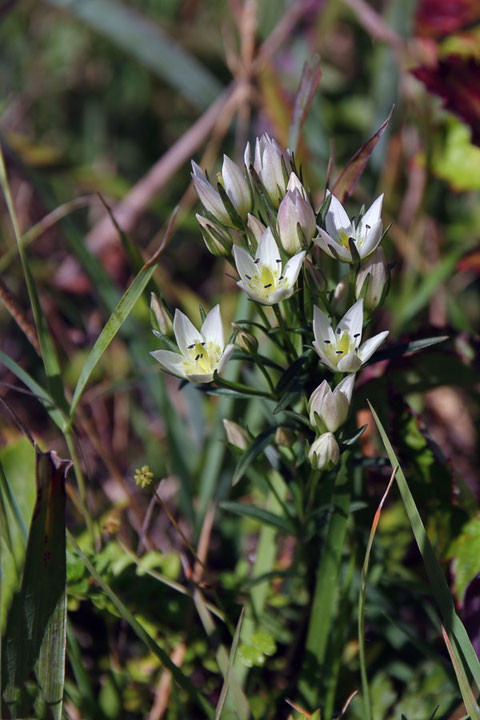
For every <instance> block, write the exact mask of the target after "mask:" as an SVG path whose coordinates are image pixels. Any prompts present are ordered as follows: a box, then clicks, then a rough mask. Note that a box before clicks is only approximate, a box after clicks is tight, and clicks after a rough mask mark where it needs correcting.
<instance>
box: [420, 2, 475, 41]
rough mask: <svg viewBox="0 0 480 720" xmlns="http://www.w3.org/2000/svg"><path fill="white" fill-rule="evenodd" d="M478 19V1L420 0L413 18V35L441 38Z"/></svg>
mask: <svg viewBox="0 0 480 720" xmlns="http://www.w3.org/2000/svg"><path fill="white" fill-rule="evenodd" d="M479 19H480V6H479V3H478V0H421V1H420V3H419V5H418V9H417V16H416V18H415V34H416V35H420V36H422V37H442V36H444V35H450V34H452V33H455V32H457V31H458V30H461V29H462V28H464V27H466V26H467V25H470V24H471V23H474V22H476V21H477V20H479Z"/></svg>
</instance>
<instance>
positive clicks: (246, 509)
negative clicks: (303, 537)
mask: <svg viewBox="0 0 480 720" xmlns="http://www.w3.org/2000/svg"><path fill="white" fill-rule="evenodd" d="M220 507H221V508H222V509H223V510H228V511H229V512H233V513H235V514H236V515H242V516H244V517H249V518H252V519H253V520H258V522H260V523H264V524H266V525H271V526H272V527H274V528H277V530H281V531H282V532H283V533H285V534H286V535H295V534H296V533H295V529H294V527H293V526H292V523H291V522H289V521H288V520H286V519H285V518H283V517H281V516H280V515H276V514H275V513H272V512H269V511H268V510H264V509H263V508H259V507H256V506H255V505H245V503H239V502H231V501H225V502H222V503H220Z"/></svg>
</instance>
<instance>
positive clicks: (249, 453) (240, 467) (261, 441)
mask: <svg viewBox="0 0 480 720" xmlns="http://www.w3.org/2000/svg"><path fill="white" fill-rule="evenodd" d="M276 429H277V426H274V427H270V428H268V429H267V430H264V431H263V432H262V433H260V435H257V437H256V438H255V440H254V441H253V443H252V444H251V445H250V446H249V447H248V448H247V449H246V450H245V452H244V453H243V455H242V456H241V457H240V459H239V461H238V463H237V467H236V468H235V472H234V474H233V479H232V485H236V484H237V483H238V481H239V480H241V479H242V477H243V476H244V475H245V472H246V471H247V468H248V467H249V465H251V463H252V462H253V461H254V460H255V459H256V458H257V457H258V455H260V453H261V452H263V450H265V448H266V447H267V445H268V444H269V443H270V438H271V436H272V435H273V434H274V433H275V431H276Z"/></svg>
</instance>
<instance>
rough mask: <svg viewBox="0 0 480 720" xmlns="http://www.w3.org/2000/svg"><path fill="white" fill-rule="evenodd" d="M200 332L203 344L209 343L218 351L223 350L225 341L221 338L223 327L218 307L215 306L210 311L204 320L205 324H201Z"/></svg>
mask: <svg viewBox="0 0 480 720" xmlns="http://www.w3.org/2000/svg"><path fill="white" fill-rule="evenodd" d="M200 332H201V334H202V336H203V339H204V340H205V342H207V343H209V342H211V343H213V345H215V346H217V347H219V348H220V351H222V350H223V346H224V345H225V340H224V337H223V325H222V316H221V314H220V305H215V307H214V308H212V310H210V312H209V313H208V315H207V317H206V318H205V322H204V323H203V325H202V327H201V330H200Z"/></svg>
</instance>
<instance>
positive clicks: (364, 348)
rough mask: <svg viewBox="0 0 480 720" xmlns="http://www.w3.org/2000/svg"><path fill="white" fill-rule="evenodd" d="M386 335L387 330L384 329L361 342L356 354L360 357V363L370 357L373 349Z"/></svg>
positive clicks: (378, 345)
mask: <svg viewBox="0 0 480 720" xmlns="http://www.w3.org/2000/svg"><path fill="white" fill-rule="evenodd" d="M387 335H388V330H384V331H383V332H381V333H378V335H374V336H373V337H372V338H370V339H369V340H365V342H364V343H362V345H361V346H360V347H359V349H358V355H359V357H360V358H361V360H362V363H364V362H367V360H369V359H370V358H371V357H372V355H373V353H374V352H375V350H376V349H377V348H378V347H380V345H381V344H382V342H383V341H384V340H385V338H386V337H387Z"/></svg>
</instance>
